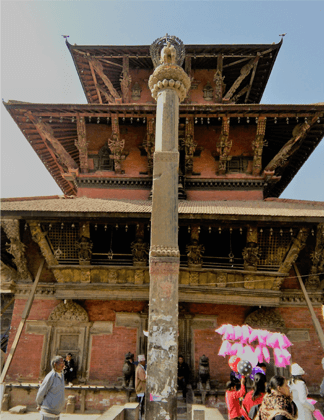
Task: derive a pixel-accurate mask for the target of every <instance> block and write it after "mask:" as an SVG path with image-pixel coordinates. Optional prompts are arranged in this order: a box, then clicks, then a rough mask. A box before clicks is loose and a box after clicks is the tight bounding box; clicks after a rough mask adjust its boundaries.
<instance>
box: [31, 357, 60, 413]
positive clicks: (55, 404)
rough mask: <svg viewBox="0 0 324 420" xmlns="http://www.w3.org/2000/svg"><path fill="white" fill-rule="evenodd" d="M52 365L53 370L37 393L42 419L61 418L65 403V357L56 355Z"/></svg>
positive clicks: (38, 408)
mask: <svg viewBox="0 0 324 420" xmlns="http://www.w3.org/2000/svg"><path fill="white" fill-rule="evenodd" d="M51 366H52V370H51V371H50V372H49V373H48V374H47V375H46V376H45V378H44V380H43V382H42V384H41V386H40V388H39V390H38V392H37V395H36V403H37V410H39V411H40V416H41V417H40V419H41V420H59V418H60V414H61V411H62V410H63V408H64V404H65V398H64V374H63V368H64V359H63V357H61V356H55V357H54V358H53V359H52V360H51Z"/></svg>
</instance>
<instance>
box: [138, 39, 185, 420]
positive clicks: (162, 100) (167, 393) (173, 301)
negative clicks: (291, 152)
mask: <svg viewBox="0 0 324 420" xmlns="http://www.w3.org/2000/svg"><path fill="white" fill-rule="evenodd" d="M165 41H166V45H165ZM171 41H172V43H173V44H174V45H175V46H174V45H171ZM161 45H164V47H163V49H162V51H161V55H160V59H158V54H157V52H158V51H159V48H160V46H161ZM150 53H151V57H152V60H153V63H154V66H155V67H156V68H155V70H154V73H153V74H152V75H151V76H150V79H149V88H150V89H151V93H152V96H153V98H155V99H156V100H157V110H156V124H155V127H156V134H155V152H154V164H153V203H152V219H151V249H150V304H149V325H148V360H147V382H146V403H145V404H146V412H145V418H146V420H149V419H152V420H153V419H154V420H176V418H177V367H178V281H179V267H180V253H179V247H178V167H179V152H178V124H179V102H180V101H182V100H183V99H184V98H185V96H186V94H187V91H188V90H189V88H190V79H189V77H188V75H187V74H186V73H185V72H184V70H183V69H182V67H181V65H182V62H183V58H184V47H183V44H182V41H180V40H179V39H178V38H176V37H171V38H170V37H169V36H168V35H166V37H164V38H160V39H159V40H156V41H155V42H154V43H153V44H152V45H151V48H150Z"/></svg>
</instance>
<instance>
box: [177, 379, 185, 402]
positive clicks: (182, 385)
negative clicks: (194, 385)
mask: <svg viewBox="0 0 324 420" xmlns="http://www.w3.org/2000/svg"><path fill="white" fill-rule="evenodd" d="M178 389H181V391H182V396H183V398H186V394H187V382H186V380H185V378H182V379H179V378H178Z"/></svg>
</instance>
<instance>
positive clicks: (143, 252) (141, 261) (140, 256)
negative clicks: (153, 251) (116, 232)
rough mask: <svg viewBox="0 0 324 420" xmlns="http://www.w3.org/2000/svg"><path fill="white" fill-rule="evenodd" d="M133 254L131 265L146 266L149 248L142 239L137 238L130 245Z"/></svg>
mask: <svg viewBox="0 0 324 420" xmlns="http://www.w3.org/2000/svg"><path fill="white" fill-rule="evenodd" d="M131 249H132V254H133V265H146V264H147V258H148V254H149V246H148V244H147V243H146V242H143V239H142V238H137V241H134V242H132V243H131Z"/></svg>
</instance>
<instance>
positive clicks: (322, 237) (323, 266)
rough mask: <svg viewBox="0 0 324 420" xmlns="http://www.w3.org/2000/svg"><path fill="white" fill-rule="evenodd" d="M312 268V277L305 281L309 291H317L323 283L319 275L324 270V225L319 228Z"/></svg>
mask: <svg viewBox="0 0 324 420" xmlns="http://www.w3.org/2000/svg"><path fill="white" fill-rule="evenodd" d="M311 259H312V262H313V264H312V268H311V276H309V277H308V278H307V279H306V281H305V287H306V289H309V290H316V289H317V288H318V287H319V286H320V283H321V280H320V275H319V273H323V270H324V223H321V224H319V225H318V227H317V234H316V245H315V250H314V251H313V252H312V253H311Z"/></svg>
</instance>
